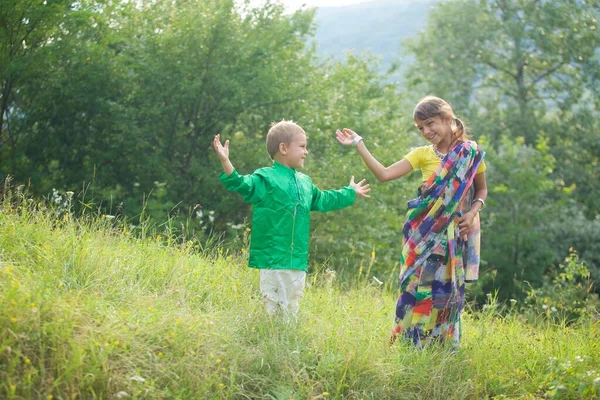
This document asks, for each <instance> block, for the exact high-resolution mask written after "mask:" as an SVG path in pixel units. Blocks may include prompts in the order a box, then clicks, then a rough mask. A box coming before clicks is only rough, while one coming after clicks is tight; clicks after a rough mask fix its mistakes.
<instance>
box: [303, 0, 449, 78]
mask: <svg viewBox="0 0 600 400" xmlns="http://www.w3.org/2000/svg"><path fill="white" fill-rule="evenodd" d="M438 2H439V0H375V1H367V2H364V3H359V4H354V5H349V6H343V7H320V8H319V9H318V10H317V13H316V16H315V21H316V23H317V32H316V37H315V40H316V43H317V46H318V52H319V54H321V55H324V56H333V57H336V58H341V57H343V55H344V52H345V51H348V50H351V51H354V52H361V51H365V50H368V51H370V52H371V53H373V54H377V55H380V56H381V57H382V61H381V70H382V71H385V70H387V69H389V67H390V66H391V64H392V62H393V61H394V60H398V59H399V58H400V55H401V47H400V43H401V41H402V40H403V39H405V38H407V37H411V36H414V35H416V34H417V33H418V32H419V30H420V29H422V28H423V27H424V26H425V21H426V19H427V14H428V12H429V9H430V8H431V6H433V5H434V4H435V3H438Z"/></svg>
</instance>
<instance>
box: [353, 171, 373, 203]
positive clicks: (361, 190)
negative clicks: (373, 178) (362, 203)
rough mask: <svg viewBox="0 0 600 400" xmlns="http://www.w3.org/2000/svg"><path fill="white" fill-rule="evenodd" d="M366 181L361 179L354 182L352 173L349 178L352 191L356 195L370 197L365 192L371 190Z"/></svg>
mask: <svg viewBox="0 0 600 400" xmlns="http://www.w3.org/2000/svg"><path fill="white" fill-rule="evenodd" d="M366 182H367V180H366V179H363V180H361V181H360V182H358V183H355V182H354V175H352V177H351V178H350V186H352V188H353V189H354V191H355V192H356V195H357V196H360V197H367V198H368V197H371V196H369V195H368V194H367V193H369V192H370V191H371V188H370V187H369V184H365V183H366Z"/></svg>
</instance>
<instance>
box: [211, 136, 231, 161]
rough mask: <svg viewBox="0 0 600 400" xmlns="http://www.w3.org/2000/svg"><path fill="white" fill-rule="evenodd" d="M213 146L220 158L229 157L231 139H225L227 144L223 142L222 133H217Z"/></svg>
mask: <svg viewBox="0 0 600 400" xmlns="http://www.w3.org/2000/svg"><path fill="white" fill-rule="evenodd" d="M213 147H214V148H215V151H216V152H217V155H218V156H219V158H220V159H222V160H223V159H229V140H226V141H225V146H223V145H222V144H221V135H216V136H215V138H214V140H213Z"/></svg>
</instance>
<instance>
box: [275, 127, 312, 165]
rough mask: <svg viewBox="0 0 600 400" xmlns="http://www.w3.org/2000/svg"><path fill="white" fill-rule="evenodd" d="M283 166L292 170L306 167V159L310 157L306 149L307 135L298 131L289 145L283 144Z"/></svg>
mask: <svg viewBox="0 0 600 400" xmlns="http://www.w3.org/2000/svg"><path fill="white" fill-rule="evenodd" d="M280 152H281V155H282V156H283V157H282V164H283V165H286V166H288V167H290V168H302V167H304V159H305V158H306V156H307V155H308V150H307V147H306V135H305V134H304V132H302V131H298V133H296V134H295V135H294V137H293V138H292V141H291V142H290V143H289V144H285V143H282V146H281V150H280Z"/></svg>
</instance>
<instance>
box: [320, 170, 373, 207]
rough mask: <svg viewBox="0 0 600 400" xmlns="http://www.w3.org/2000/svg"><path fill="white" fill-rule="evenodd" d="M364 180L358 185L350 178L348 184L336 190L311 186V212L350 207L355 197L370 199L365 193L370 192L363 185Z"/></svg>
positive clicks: (365, 185)
mask: <svg viewBox="0 0 600 400" xmlns="http://www.w3.org/2000/svg"><path fill="white" fill-rule="evenodd" d="M365 182H366V181H365V180H364V179H363V180H361V181H360V182H358V183H355V182H354V176H353V177H352V178H350V183H349V184H348V186H345V187H343V188H341V189H336V190H323V191H321V190H319V188H317V187H316V186H315V185H313V193H312V204H311V207H310V210H311V211H321V212H327V211H333V210H341V209H342V208H346V207H348V206H351V205H352V204H353V203H354V201H355V200H356V197H357V196H361V197H370V196H369V195H368V194H367V193H369V192H370V191H371V188H370V187H369V185H367V184H365Z"/></svg>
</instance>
